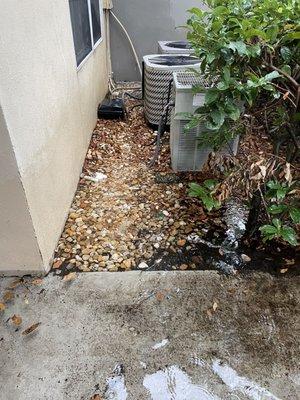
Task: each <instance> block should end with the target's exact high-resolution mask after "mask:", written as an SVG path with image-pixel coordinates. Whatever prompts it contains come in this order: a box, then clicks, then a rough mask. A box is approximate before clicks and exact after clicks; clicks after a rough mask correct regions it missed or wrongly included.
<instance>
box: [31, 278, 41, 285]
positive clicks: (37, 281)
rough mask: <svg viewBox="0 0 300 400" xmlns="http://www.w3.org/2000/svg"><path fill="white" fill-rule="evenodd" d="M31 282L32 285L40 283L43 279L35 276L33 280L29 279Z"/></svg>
mask: <svg viewBox="0 0 300 400" xmlns="http://www.w3.org/2000/svg"><path fill="white" fill-rule="evenodd" d="M31 283H32V284H33V285H41V284H42V283H43V279H42V278H36V279H34V280H33V281H31Z"/></svg>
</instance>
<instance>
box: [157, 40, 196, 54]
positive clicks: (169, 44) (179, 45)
mask: <svg viewBox="0 0 300 400" xmlns="http://www.w3.org/2000/svg"><path fill="white" fill-rule="evenodd" d="M158 53H159V54H192V53H193V49H192V46H191V45H190V43H189V42H188V41H187V40H178V41H175V40H173V41H166V40H160V41H159V42H158Z"/></svg>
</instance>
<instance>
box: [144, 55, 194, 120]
mask: <svg viewBox="0 0 300 400" xmlns="http://www.w3.org/2000/svg"><path fill="white" fill-rule="evenodd" d="M143 61H144V62H143V66H144V68H143V97H144V110H145V117H146V120H147V121H148V123H149V124H151V125H154V126H157V125H158V124H159V120H160V117H161V114H162V112H163V109H164V107H165V106H166V104H167V102H168V91H169V87H170V82H172V79H173V72H180V71H182V72H184V71H187V70H188V69H189V68H197V69H199V68H200V61H199V60H198V59H197V58H196V57H193V56H189V55H186V54H152V55H147V56H144V58H143ZM169 124H170V117H169V119H168V125H169Z"/></svg>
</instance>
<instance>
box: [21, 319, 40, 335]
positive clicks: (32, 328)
mask: <svg viewBox="0 0 300 400" xmlns="http://www.w3.org/2000/svg"><path fill="white" fill-rule="evenodd" d="M40 325H41V323H40V322H37V323H36V324H33V325H31V326H29V328H27V329H25V331H23V332H22V335H29V333H31V332H33V331H35V330H36V328H37V327H39V326H40Z"/></svg>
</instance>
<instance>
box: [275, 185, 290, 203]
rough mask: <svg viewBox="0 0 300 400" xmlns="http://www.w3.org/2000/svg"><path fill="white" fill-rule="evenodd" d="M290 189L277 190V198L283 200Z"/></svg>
mask: <svg viewBox="0 0 300 400" xmlns="http://www.w3.org/2000/svg"><path fill="white" fill-rule="evenodd" d="M287 191H288V189H286V188H279V189H277V192H276V196H277V199H278V200H283V199H284V198H285V196H286V193H287Z"/></svg>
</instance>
